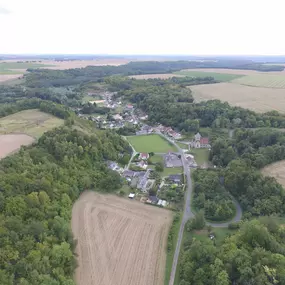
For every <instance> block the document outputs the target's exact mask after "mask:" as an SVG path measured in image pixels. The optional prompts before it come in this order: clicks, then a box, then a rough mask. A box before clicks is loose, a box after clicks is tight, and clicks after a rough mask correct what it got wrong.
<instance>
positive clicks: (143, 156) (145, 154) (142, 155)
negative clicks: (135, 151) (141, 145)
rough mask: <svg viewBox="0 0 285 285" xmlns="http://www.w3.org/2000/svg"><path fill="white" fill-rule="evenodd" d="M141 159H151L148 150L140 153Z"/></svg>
mask: <svg viewBox="0 0 285 285" xmlns="http://www.w3.org/2000/svg"><path fill="white" fill-rule="evenodd" d="M139 159H142V160H148V159H149V154H148V153H147V152H141V153H140V155H139Z"/></svg>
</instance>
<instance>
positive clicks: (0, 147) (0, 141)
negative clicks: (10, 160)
mask: <svg viewBox="0 0 285 285" xmlns="http://www.w3.org/2000/svg"><path fill="white" fill-rule="evenodd" d="M33 141H34V138H32V137H30V136H27V135H24V134H19V135H18V134H10V135H0V159H1V158H4V157H5V156H7V155H8V154H11V153H13V152H15V151H16V150H18V149H19V148H20V147H21V146H22V145H29V144H31V143H32V142H33Z"/></svg>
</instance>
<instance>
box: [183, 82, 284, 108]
mask: <svg viewBox="0 0 285 285" xmlns="http://www.w3.org/2000/svg"><path fill="white" fill-rule="evenodd" d="M189 88H190V89H191V90H192V91H193V96H194V98H195V101H196V102H201V101H206V100H214V99H218V100H221V101H223V102H225V101H227V102H229V104H231V105H233V106H239V107H242V108H246V109H250V110H253V111H256V112H268V111H272V110H276V111H279V112H281V113H285V96H284V95H285V90H284V89H274V88H264V87H252V86H246V85H241V84H237V83H231V82H224V83H217V84H204V85H196V86H190V87H189Z"/></svg>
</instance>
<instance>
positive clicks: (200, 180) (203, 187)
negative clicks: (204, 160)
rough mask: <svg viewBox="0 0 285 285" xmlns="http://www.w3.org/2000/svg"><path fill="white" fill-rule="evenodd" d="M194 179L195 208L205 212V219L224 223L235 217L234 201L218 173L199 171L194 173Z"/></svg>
mask: <svg viewBox="0 0 285 285" xmlns="http://www.w3.org/2000/svg"><path fill="white" fill-rule="evenodd" d="M193 179H194V181H195V182H194V195H193V206H194V208H196V209H197V210H203V211H204V215H205V218H207V219H209V220H212V221H224V220H228V219H230V218H232V217H233V216H234V215H235V211H236V209H235V206H234V204H233V201H232V199H231V197H230V195H229V192H228V191H227V190H226V189H225V186H224V185H223V183H221V180H220V176H219V173H218V172H217V171H211V170H207V171H205V170H199V169H198V170H196V171H195V172H193Z"/></svg>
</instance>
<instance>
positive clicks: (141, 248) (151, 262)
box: [72, 191, 172, 285]
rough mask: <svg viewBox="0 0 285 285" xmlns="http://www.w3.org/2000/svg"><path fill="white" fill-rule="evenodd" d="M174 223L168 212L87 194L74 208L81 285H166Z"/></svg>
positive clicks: (77, 278)
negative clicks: (165, 271)
mask: <svg viewBox="0 0 285 285" xmlns="http://www.w3.org/2000/svg"><path fill="white" fill-rule="evenodd" d="M171 221H172V213H171V212H170V211H167V210H163V209H160V208H157V207H153V206H148V205H145V204H142V203H140V202H138V201H134V200H127V199H124V198H119V197H116V196H112V195H101V194H98V193H95V192H90V191H88V192H85V193H83V194H82V195H81V196H80V198H79V199H78V201H77V202H76V203H75V204H74V207H73V210H72V231H73V234H74V237H75V239H77V241H78V244H77V248H76V253H77V254H78V265H79V266H78V267H77V269H76V273H75V280H76V283H77V285H99V284H100V285H115V284H116V285H162V284H163V283H164V270H165V262H166V244H167V235H168V230H169V228H170V224H171Z"/></svg>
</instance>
